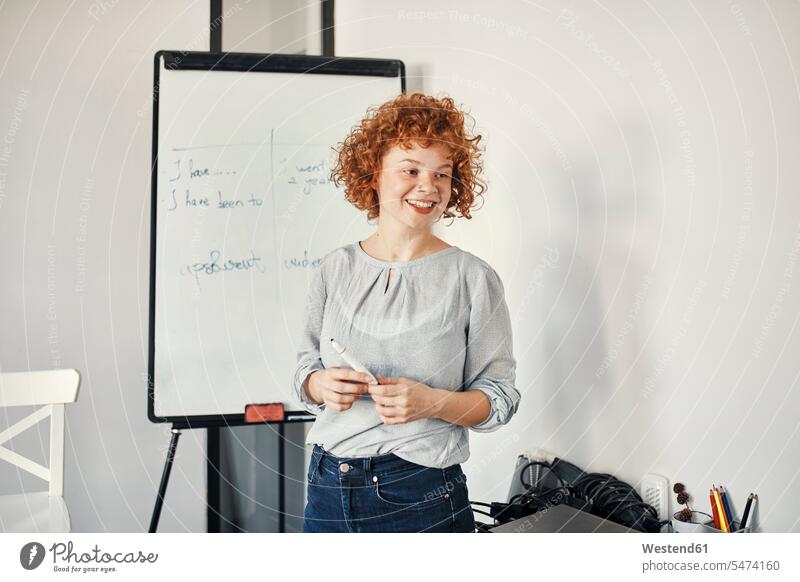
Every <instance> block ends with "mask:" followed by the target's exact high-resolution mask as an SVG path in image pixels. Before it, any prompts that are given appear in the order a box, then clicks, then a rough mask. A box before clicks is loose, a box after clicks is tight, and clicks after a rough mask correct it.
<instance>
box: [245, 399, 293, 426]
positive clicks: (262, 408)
mask: <svg viewBox="0 0 800 582" xmlns="http://www.w3.org/2000/svg"><path fill="white" fill-rule="evenodd" d="M283 419H284V414H283V404H282V403H280V402H279V403H277V404H248V405H247V406H245V407H244V421H245V422H270V421H280V420H283Z"/></svg>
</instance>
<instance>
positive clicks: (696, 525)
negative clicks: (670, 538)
mask: <svg viewBox="0 0 800 582" xmlns="http://www.w3.org/2000/svg"><path fill="white" fill-rule="evenodd" d="M678 513H680V512H678ZM678 513H675V514H674V515H673V516H672V531H674V532H675V533H728V532H724V531H722V530H721V529H717V528H715V527H714V518H713V517H712V516H710V515H708V514H707V513H705V512H703V511H693V512H692V521H691V522H688V521H681V520H679V519H678ZM740 526H741V524H740V523H739V522H738V521H734V522H733V527H734V530H733V531H732V532H730V533H750V526H749V525H748V526H746V527H745V528H744V529H740Z"/></svg>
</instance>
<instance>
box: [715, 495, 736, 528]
mask: <svg viewBox="0 0 800 582" xmlns="http://www.w3.org/2000/svg"><path fill="white" fill-rule="evenodd" d="M719 495H720V497H721V498H722V507H724V508H725V516H726V517H727V519H728V526H729V528H730V531H734V530H735V529H736V525H735V524H734V523H733V512H732V511H731V503H730V501H728V491H727V490H726V489H725V487H723V486H722V485H720V487H719Z"/></svg>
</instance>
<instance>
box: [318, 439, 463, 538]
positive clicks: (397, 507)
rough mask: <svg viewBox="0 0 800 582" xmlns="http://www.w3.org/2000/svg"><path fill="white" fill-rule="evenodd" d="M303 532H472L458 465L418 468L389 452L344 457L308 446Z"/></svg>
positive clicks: (461, 474)
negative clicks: (376, 454)
mask: <svg viewBox="0 0 800 582" xmlns="http://www.w3.org/2000/svg"><path fill="white" fill-rule="evenodd" d="M307 478H308V501H307V503H306V509H305V514H304V516H303V531H304V532H449V533H453V532H463V533H468V532H472V531H474V529H475V520H474V515H473V513H472V508H471V507H470V505H469V493H468V492H467V477H466V476H465V475H464V472H463V471H462V470H461V465H451V466H449V467H446V468H444V469H433V468H431V467H423V466H422V465H417V464H416V463H411V462H409V461H406V460H403V459H401V458H400V457H398V456H397V455H395V454H393V453H389V454H386V455H378V456H374V457H362V458H350V457H337V456H335V455H332V454H331V453H329V452H328V451H326V450H325V449H323V448H322V447H320V446H319V445H314V451H313V452H312V454H311V462H310V463H309V466H308V475H307Z"/></svg>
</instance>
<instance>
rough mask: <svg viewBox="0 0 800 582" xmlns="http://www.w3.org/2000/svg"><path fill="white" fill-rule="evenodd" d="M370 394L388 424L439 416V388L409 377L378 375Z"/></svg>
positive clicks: (370, 386)
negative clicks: (437, 413) (437, 412)
mask: <svg viewBox="0 0 800 582" xmlns="http://www.w3.org/2000/svg"><path fill="white" fill-rule="evenodd" d="M375 379H376V380H378V384H377V385H375V384H370V385H369V393H370V395H371V396H372V399H373V400H374V401H375V407H376V408H377V409H378V414H379V415H380V417H381V420H383V422H384V424H404V423H406V422H412V421H414V420H419V419H421V418H433V417H434V416H435V412H436V407H437V403H438V399H437V398H436V393H437V392H438V390H436V389H435V388H431V387H430V386H426V385H425V384H422V383H420V382H415V381H414V380H410V379H408V378H384V377H383V376H377V375H376V376H375Z"/></svg>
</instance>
